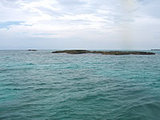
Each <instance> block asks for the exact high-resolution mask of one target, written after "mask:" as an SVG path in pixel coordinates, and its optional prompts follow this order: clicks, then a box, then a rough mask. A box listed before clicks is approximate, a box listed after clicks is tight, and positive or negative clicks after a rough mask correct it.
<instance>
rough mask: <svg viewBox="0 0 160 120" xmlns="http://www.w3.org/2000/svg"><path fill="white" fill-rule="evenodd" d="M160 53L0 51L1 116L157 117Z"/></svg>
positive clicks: (67, 119) (71, 119)
mask: <svg viewBox="0 0 160 120" xmlns="http://www.w3.org/2000/svg"><path fill="white" fill-rule="evenodd" d="M159 113H160V53H157V54H156V55H151V56H148V55H145V56H142V55H122V56H115V55H100V54H81V55H69V54H52V53H51V51H36V52H31V51H0V120H159V119H160V114H159Z"/></svg>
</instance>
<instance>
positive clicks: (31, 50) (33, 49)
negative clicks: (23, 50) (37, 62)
mask: <svg viewBox="0 0 160 120" xmlns="http://www.w3.org/2000/svg"><path fill="white" fill-rule="evenodd" d="M28 51H37V50H36V49H28Z"/></svg>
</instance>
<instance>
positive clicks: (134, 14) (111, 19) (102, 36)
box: [0, 0, 160, 45]
mask: <svg viewBox="0 0 160 120" xmlns="http://www.w3.org/2000/svg"><path fill="white" fill-rule="evenodd" d="M155 1H158V0H155ZM155 1H154V2H152V3H150V2H149V3H148V1H147V2H146V0H143V1H140V0H132V1H131V0H119V1H117V0H112V1H106V0H67V1H66V0H34V1H32V0H12V1H11V0H1V1H0V8H1V9H0V22H8V21H23V23H22V24H17V25H12V26H10V27H9V29H4V28H3V29H0V35H2V36H4V38H5V36H12V37H10V39H11V38H12V40H14V37H15V36H16V39H17V38H18V36H21V37H23V36H24V37H26V38H27V37H34V38H36V37H37V38H46V39H47V38H48V39H50V38H53V39H54V38H56V39H75V38H78V39H81V40H82V41H83V40H86V41H101V42H102V41H104V42H106V41H107V43H108V44H112V43H113V42H112V41H115V42H114V43H116V42H117V44H119V42H121V41H123V40H124V41H125V39H132V40H133V41H134V42H137V43H138V41H140V39H142V38H145V36H146V35H145V34H146V33H148V30H147V29H150V30H152V32H160V31H159V29H157V28H158V27H160V22H159V15H157V14H154V12H156V11H157V9H159V8H158V7H156V11H154V10H155V9H154V7H155V6H158V5H156V3H157V2H155ZM147 8H149V10H148V9H147ZM155 28H156V29H155ZM122 31H123V32H122ZM128 31H131V33H134V34H135V35H136V34H139V33H142V34H141V36H140V35H139V36H137V37H126V34H128V35H127V36H129V34H130V32H128ZM124 32H126V34H125V35H123V34H122V33H124ZM153 35H154V34H147V36H149V37H148V38H152V39H153V38H154V36H153ZM115 36H116V37H115ZM122 36H123V37H122ZM143 36H144V37H143ZM21 37H20V38H21ZM124 37H125V38H124ZM157 37H158V36H157ZM157 39H158V38H157ZM148 41H149V39H148ZM96 43H97V42H96ZM97 45H98V44H97Z"/></svg>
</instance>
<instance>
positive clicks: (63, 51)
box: [52, 50, 155, 55]
mask: <svg viewBox="0 0 160 120" xmlns="http://www.w3.org/2000/svg"><path fill="white" fill-rule="evenodd" d="M52 53H67V54H86V53H92V54H102V55H155V53H153V52H142V51H90V50H61V51H53V52H52Z"/></svg>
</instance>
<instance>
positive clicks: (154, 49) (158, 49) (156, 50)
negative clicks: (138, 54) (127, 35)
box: [151, 49, 160, 51]
mask: <svg viewBox="0 0 160 120" xmlns="http://www.w3.org/2000/svg"><path fill="white" fill-rule="evenodd" d="M151 51H160V49H151Z"/></svg>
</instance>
